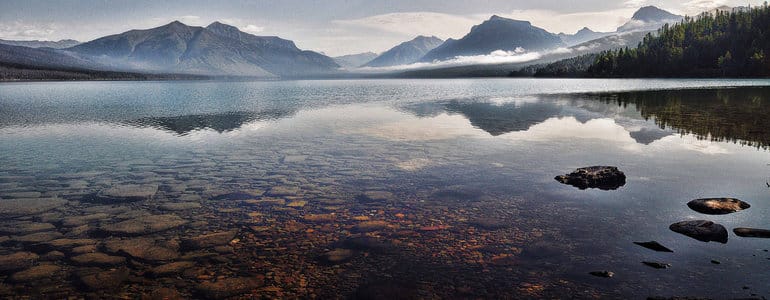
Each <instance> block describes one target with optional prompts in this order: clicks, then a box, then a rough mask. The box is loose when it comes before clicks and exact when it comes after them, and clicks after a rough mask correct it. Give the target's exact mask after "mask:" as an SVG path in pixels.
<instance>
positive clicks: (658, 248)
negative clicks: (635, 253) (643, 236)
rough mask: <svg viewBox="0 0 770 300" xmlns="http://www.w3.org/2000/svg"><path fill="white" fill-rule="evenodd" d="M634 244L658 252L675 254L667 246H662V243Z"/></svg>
mask: <svg viewBox="0 0 770 300" xmlns="http://www.w3.org/2000/svg"><path fill="white" fill-rule="evenodd" d="M634 244H637V245H639V246H642V247H644V248H647V249H650V250H654V251H658V252H674V251H673V250H671V249H668V248H667V247H666V246H663V245H661V244H660V243H658V242H656V241H649V242H634Z"/></svg>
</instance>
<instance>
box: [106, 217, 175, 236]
mask: <svg viewBox="0 0 770 300" xmlns="http://www.w3.org/2000/svg"><path fill="white" fill-rule="evenodd" d="M186 223H187V221H185V220H184V219H182V218H180V217H179V216H177V215H146V216H140V217H137V218H136V219H131V220H126V221H123V222H118V223H114V224H106V225H102V226H101V227H100V230H102V231H104V232H106V233H107V234H110V235H122V236H136V235H147V234H150V233H155V232H161V231H165V230H169V229H171V228H175V227H179V226H182V225H184V224H186Z"/></svg>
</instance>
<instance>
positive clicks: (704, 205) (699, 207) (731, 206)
mask: <svg viewBox="0 0 770 300" xmlns="http://www.w3.org/2000/svg"><path fill="white" fill-rule="evenodd" d="M687 206H688V207H690V209H692V210H694V211H697V212H699V213H702V214H707V215H726V214H730V213H734V212H738V211H741V210H744V209H748V208H749V207H751V205H749V204H748V203H746V202H743V201H741V200H738V199H733V198H706V199H695V200H692V201H690V202H688V203H687Z"/></svg>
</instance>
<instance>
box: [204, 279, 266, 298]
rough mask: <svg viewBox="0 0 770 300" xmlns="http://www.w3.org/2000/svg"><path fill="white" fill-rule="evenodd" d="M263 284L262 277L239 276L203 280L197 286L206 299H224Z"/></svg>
mask: <svg viewBox="0 0 770 300" xmlns="http://www.w3.org/2000/svg"><path fill="white" fill-rule="evenodd" d="M263 284H264V278H262V277H239V278H226V279H220V280H217V281H215V282H203V283H201V284H199V285H198V286H197V288H196V289H197V290H198V292H199V293H200V294H201V295H202V296H204V297H206V298H208V299H224V298H228V297H233V296H240V295H243V294H245V293H248V292H251V291H252V290H255V289H257V288H259V287H261V286H262V285H263Z"/></svg>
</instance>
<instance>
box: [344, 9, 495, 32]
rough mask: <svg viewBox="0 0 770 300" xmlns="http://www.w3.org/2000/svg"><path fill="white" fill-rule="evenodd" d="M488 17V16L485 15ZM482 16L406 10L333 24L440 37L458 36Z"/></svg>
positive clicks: (478, 21) (480, 19)
mask: <svg viewBox="0 0 770 300" xmlns="http://www.w3.org/2000/svg"><path fill="white" fill-rule="evenodd" d="M487 17H488V16H487ZM481 21H483V19H482V18H479V17H478V16H476V17H468V16H460V15H451V14H443V13H435V12H407V13H390V14H383V15H374V16H370V17H365V18H360V19H352V20H334V21H332V23H333V24H336V25H343V26H357V27H364V28H369V29H376V30H380V31H385V32H391V33H397V34H402V35H405V36H412V37H414V36H417V35H428V36H431V35H435V36H438V37H440V38H444V39H446V38H450V37H451V38H459V37H462V36H463V35H465V34H466V33H468V32H469V31H470V28H471V27H472V26H473V25H476V24H479V23H480V22H481Z"/></svg>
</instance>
